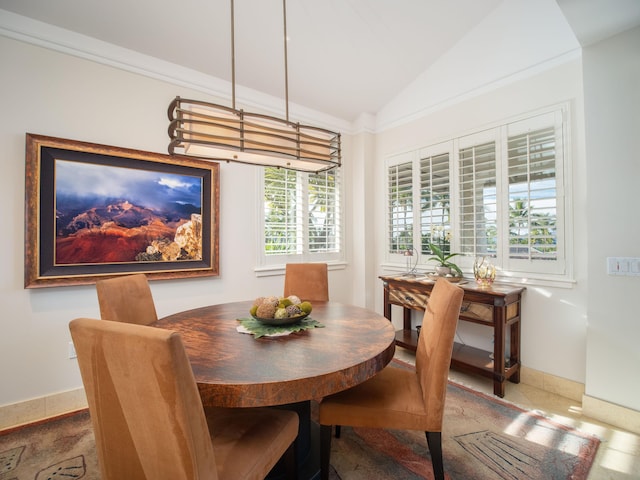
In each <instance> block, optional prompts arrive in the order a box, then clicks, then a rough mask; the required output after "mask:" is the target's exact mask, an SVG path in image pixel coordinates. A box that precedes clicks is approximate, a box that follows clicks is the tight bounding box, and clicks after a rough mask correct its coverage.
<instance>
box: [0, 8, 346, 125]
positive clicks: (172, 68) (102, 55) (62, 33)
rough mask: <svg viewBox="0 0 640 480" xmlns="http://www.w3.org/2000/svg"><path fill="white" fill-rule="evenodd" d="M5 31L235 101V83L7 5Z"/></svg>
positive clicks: (296, 112)
mask: <svg viewBox="0 0 640 480" xmlns="http://www.w3.org/2000/svg"><path fill="white" fill-rule="evenodd" d="M0 35H3V36H5V37H8V38H12V39H14V40H19V41H21V42H25V43H28V44H32V45H37V46H39V47H43V48H47V49H49V50H53V51H56V52H60V53H64V54H67V55H72V56H75V57H78V58H82V59H85V60H89V61H92V62H96V63H100V64H102V65H108V66H110V67H114V68H118V69H121V70H124V71H127V72H132V73H136V74H139V75H144V76H146V77H149V78H153V79H155V80H161V81H163V82H166V83H170V84H173V85H177V86H180V87H184V88H189V89H192V90H196V91H198V92H202V93H204V94H207V95H212V96H215V97H218V98H221V99H225V100H228V101H229V102H230V101H231V82H228V81H226V80H222V79H220V78H217V77H213V76H211V75H206V74H204V73H202V72H199V71H196V70H193V69H189V68H185V67H182V66H180V65H177V64H174V63H171V62H167V61H164V60H161V59H159V58H156V57H152V56H149V55H144V54H142V53H139V52H136V51H133V50H129V49H126V48H122V47H119V46H117V45H113V44H110V43H107V42H103V41H102V40H98V39H96V38H93V37H89V36H86V35H82V34H79V33H76V32H73V31H71V30H66V29H64V28H60V27H56V26H54V25H50V24H48V23H44V22H40V21H38V20H34V19H31V18H28V17H25V16H22V15H17V14H15V13H13V12H9V11H6V10H2V9H0ZM236 96H237V102H238V103H239V104H242V105H243V106H244V108H247V109H249V108H251V109H258V110H260V111H264V112H267V113H269V114H272V115H275V116H278V115H282V114H283V108H282V105H283V103H282V102H283V99H281V98H276V97H273V96H271V95H267V94H264V93H262V92H259V91H257V90H253V89H250V88H246V87H242V86H240V85H237V91H236ZM289 109H290V112H291V114H290V117H293V118H296V121H299V122H300V123H310V124H313V125H314V126H319V127H323V128H327V129H330V130H338V131H342V132H345V133H351V132H352V130H353V125H352V124H351V123H350V122H348V121H346V120H343V119H340V118H336V117H333V116H331V115H327V114H325V113H322V112H319V111H317V110H312V109H309V108H306V107H304V106H302V105H298V104H294V103H290V104H289Z"/></svg>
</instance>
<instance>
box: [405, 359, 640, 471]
mask: <svg viewBox="0 0 640 480" xmlns="http://www.w3.org/2000/svg"><path fill="white" fill-rule="evenodd" d="M396 358H398V359H399V360H403V361H405V362H408V363H414V362H415V355H414V354H413V352H410V351H407V350H405V349H402V348H397V349H396ZM449 378H450V379H451V380H452V381H454V382H457V383H461V384H463V385H465V386H467V387H469V388H472V389H474V390H477V391H481V392H484V393H486V394H488V395H492V394H493V390H492V387H493V385H492V382H491V381H490V380H488V379H485V378H481V377H479V376H477V375H469V374H466V373H462V372H458V371H455V370H451V371H450V375H449ZM507 386H508V388H507V393H506V395H505V397H504V399H503V400H505V401H506V402H508V403H513V404H514V405H517V406H519V407H521V408H523V409H525V410H531V411H533V412H534V413H538V414H539V415H541V416H542V417H545V418H547V419H550V420H552V421H555V422H557V423H559V424H562V425H566V426H569V427H572V428H575V429H576V430H578V431H580V432H583V433H585V434H591V435H595V436H597V437H598V438H599V439H600V440H601V443H600V446H599V447H598V453H597V454H596V458H595V461H594V464H593V465H592V467H591V470H590V471H589V476H588V480H638V479H640V435H636V434H634V433H631V432H626V431H623V430H621V429H619V428H616V427H613V426H611V425H608V424H605V423H602V422H599V421H597V420H593V419H591V418H588V417H585V416H584V415H583V412H582V406H581V405H580V404H579V403H576V401H575V400H570V399H568V398H564V397H560V396H559V395H554V394H552V393H549V392H544V391H542V390H539V389H537V388H535V387H532V386H530V385H525V384H518V385H516V384H512V383H508V385H507ZM527 420H529V422H527ZM527 423H529V424H530V418H529V419H528V418H527V415H526V414H523V416H522V418H519V419H518V420H517V422H514V423H513V425H512V426H511V427H510V429H509V430H516V429H518V428H522V427H523V426H524V428H530V429H531V432H528V435H527V439H529V440H531V441H535V442H538V443H541V444H544V442H552V441H554V439H550V438H548V435H541V434H540V432H539V429H538V428H536V426H535V425H534V426H529V427H527V426H526V425H527ZM506 433H509V432H506ZM529 435H530V436H529ZM556 440H557V438H556ZM571 453H574V452H571Z"/></svg>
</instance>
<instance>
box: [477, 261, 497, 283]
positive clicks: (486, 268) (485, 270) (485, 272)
mask: <svg viewBox="0 0 640 480" xmlns="http://www.w3.org/2000/svg"><path fill="white" fill-rule="evenodd" d="M473 276H474V277H475V279H476V282H477V283H478V285H479V286H480V287H483V288H488V287H490V286H491V284H492V283H493V281H494V280H495V279H496V267H495V266H493V264H492V263H491V262H490V261H489V260H488V259H487V257H478V258H476V260H475V262H473Z"/></svg>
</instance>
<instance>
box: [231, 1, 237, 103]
mask: <svg viewBox="0 0 640 480" xmlns="http://www.w3.org/2000/svg"><path fill="white" fill-rule="evenodd" d="M235 24H236V21H235V15H234V11H233V0H231V105H232V107H233V109H234V110H235V109H236V34H235V33H236V32H235Z"/></svg>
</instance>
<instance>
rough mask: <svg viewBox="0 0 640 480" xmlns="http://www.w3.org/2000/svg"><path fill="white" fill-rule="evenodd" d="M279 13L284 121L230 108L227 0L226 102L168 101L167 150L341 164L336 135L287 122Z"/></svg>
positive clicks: (290, 164)
mask: <svg viewBox="0 0 640 480" xmlns="http://www.w3.org/2000/svg"><path fill="white" fill-rule="evenodd" d="M282 11H283V17H284V22H283V23H284V70H285V72H284V74H285V107H286V117H285V119H281V118H277V117H272V116H269V115H263V114H258V113H249V112H245V111H244V110H241V109H237V108H236V78H235V77H236V74H235V32H234V30H235V18H234V17H235V14H234V0H231V84H232V95H231V97H232V105H231V107H225V106H222V105H217V104H213V103H208V102H203V101H198V100H187V99H184V98H180V97H176V98H175V99H174V100H173V101H172V102H171V104H170V105H169V112H168V113H169V120H170V123H169V137H170V138H171V141H170V143H169V154H171V155H186V156H190V157H198V158H201V159H204V160H217V161H227V162H239V163H246V164H251V165H262V166H270V167H282V168H287V169H291V170H298V171H305V172H321V171H324V170H329V169H331V168H334V167H339V166H340V165H341V151H340V148H341V145H340V134H339V133H335V132H332V131H330V130H326V129H324V128H318V127H311V126H308V125H301V124H300V123H294V122H291V121H289V80H288V65H287V6H286V0H282Z"/></svg>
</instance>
